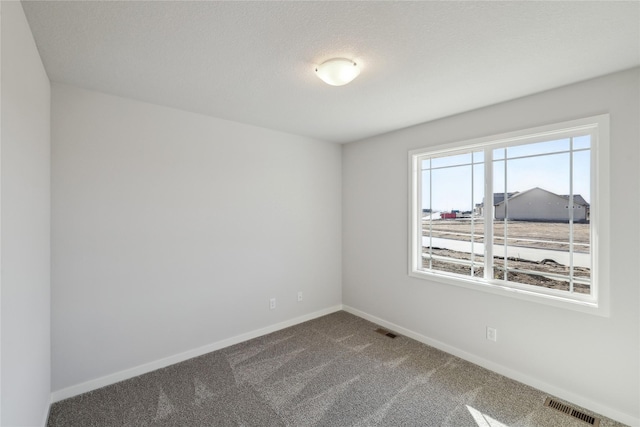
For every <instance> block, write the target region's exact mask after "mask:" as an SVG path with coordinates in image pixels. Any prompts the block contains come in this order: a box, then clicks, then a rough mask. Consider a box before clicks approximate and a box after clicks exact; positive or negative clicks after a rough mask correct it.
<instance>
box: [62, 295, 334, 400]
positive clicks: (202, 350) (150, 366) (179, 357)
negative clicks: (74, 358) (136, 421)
mask: <svg viewBox="0 0 640 427" xmlns="http://www.w3.org/2000/svg"><path fill="white" fill-rule="evenodd" d="M340 310H342V305H335V306H333V307H328V308H325V309H323V310H319V311H316V312H313V313H309V314H305V315H303V316H299V317H296V318H293V319H290V320H286V321H284V322H280V323H276V324H274V325H270V326H267V327H265V328H261V329H256V330H255V331H251V332H247V333H245V334H241V335H237V336H235V337H231V338H227V339H224V340H222V341H218V342H215V343H212V344H207V345H205V346H202V347H198V348H196V349H193V350H189V351H185V352H183V353H179V354H175V355H173V356H169V357H165V358H163V359H159V360H155V361H153V362H149V363H145V364H143V365H139V366H136V367H133V368H130V369H125V370H124V371H120V372H116V373H113V374H109V375H105V376H104V377H100V378H96V379H93V380H89V381H86V382H84V383H81V384H76V385H73V386H71V387H66V388H63V389H61V390H56V391H54V392H52V393H51V402H52V403H55V402H59V401H61V400H64V399H68V398H70V397H74V396H77V395H79V394H82V393H86V392H89V391H92V390H96V389H99V388H101V387H105V386H108V385H111V384H115V383H117V382H120V381H124V380H127V379H129V378H133V377H137V376H138V375H142V374H146V373H148V372H151V371H155V370H156V369H161V368H165V367H167V366H169V365H173V364H176V363H180V362H184V361H185V360H189V359H192V358H194V357H198V356H202V355H203V354H207V353H211V352H212V351H216V350H220V349H222V348H225V347H229V346H232V345H235V344H238V343H241V342H244V341H247V340H250V339H253V338H257V337H260V336H262V335H267V334H270V333H272V332H276V331H279V330H280V329H284V328H288V327H290V326H294V325H297V324H299V323H303V322H306V321H308V320H312V319H315V318H317V317H321V316H325V315H327V314H331V313H335V312H336V311H340Z"/></svg>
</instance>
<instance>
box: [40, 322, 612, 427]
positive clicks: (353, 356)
mask: <svg viewBox="0 0 640 427" xmlns="http://www.w3.org/2000/svg"><path fill="white" fill-rule="evenodd" d="M377 327H378V326H376V325H374V324H372V323H370V322H368V321H366V320H363V319H361V318H358V317H356V316H353V315H351V314H348V313H345V312H338V313H334V314H331V315H328V316H324V317H321V318H318V319H315V320H311V321H309V322H306V323H302V324H300V325H296V326H293V327H291V328H287V329H284V330H281V331H278V332H275V333H272V334H270V335H266V336H263V337H260V338H256V339H253V340H250V341H247V342H244V343H241V344H238V345H234V346H231V347H228V348H225V349H222V350H219V351H216V352H213V353H209V354H206V355H204V356H201V357H197V358H195V359H191V360H188V361H186V362H182V363H179V364H176V365H173V366H170V367H168V368H164V369H160V370H157V371H154V372H151V373H148V374H145V375H141V376H139V377H136V378H132V379H130V380H127V381H123V382H121V383H118V384H114V385H111V386H108V387H104V388H101V389H99V390H95V391H93V392H90V393H86V394H83V395H81V396H76V397H74V398H71V399H67V400H64V401H61V402H58V403H55V404H54V405H53V406H52V407H51V413H50V415H49V422H48V426H49V427H58V426H60V427H62V426H64V427H73V426H82V427H89V426H260V427H265V426H456V427H460V426H482V427H485V426H491V427H496V426H576V427H585V426H588V425H589V424H587V423H585V422H583V421H580V420H577V419H575V418H572V417H570V416H568V415H566V414H563V413H561V412H559V411H557V410H554V409H551V408H547V407H544V406H543V403H544V401H545V398H546V397H547V394H545V393H543V392H541V391H539V390H536V389H533V388H531V387H528V386H525V385H523V384H520V383H518V382H516V381H513V380H510V379H507V378H505V377H503V376H500V375H498V374H496V373H493V372H491V371H488V370H486V369H483V368H481V367H479V366H476V365H474V364H472V363H469V362H466V361H464V360H462V359H459V358H457V357H454V356H451V355H450V354H447V353H444V352H442V351H439V350H436V349H434V348H432V347H429V346H426V345H424V344H421V343H419V342H416V341H414V340H412V339H409V338H406V337H403V336H398V337H397V338H395V339H391V338H389V337H386V336H384V335H381V334H378V333H376V332H375V329H376V328H377ZM585 412H587V413H588V414H590V415H594V416H597V415H596V414H593V413H591V412H589V411H585ZM600 425H601V426H621V425H622V424H619V423H616V422H614V421H612V420H609V419H606V418H603V419H602V420H601V424H600Z"/></svg>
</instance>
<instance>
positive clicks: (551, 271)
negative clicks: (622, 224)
mask: <svg viewBox="0 0 640 427" xmlns="http://www.w3.org/2000/svg"><path fill="white" fill-rule="evenodd" d="M573 227H574V229H573V240H574V251H575V252H583V253H589V248H590V246H589V240H590V227H589V224H574V225H573ZM504 231H505V226H504V222H503V221H495V222H494V231H493V233H494V244H504V240H503V238H504V235H505V233H504ZM429 232H431V235H432V236H433V237H439V238H443V239H450V240H461V241H467V242H469V241H471V238H472V235H473V240H474V241H475V242H478V243H484V239H483V236H484V222H483V221H482V220H474V221H473V226H472V222H471V220H470V219H464V220H460V219H455V220H432V221H428V220H426V221H423V235H425V236H428V235H429ZM506 235H507V241H508V244H509V245H510V246H524V247H530V248H537V249H551V250H567V251H568V249H569V244H568V243H569V224H566V223H547V222H525V221H508V222H507V233H506ZM423 254H424V255H425V256H424V257H423V266H424V267H425V268H430V267H431V268H433V269H435V270H440V271H447V272H451V273H457V274H462V275H465V276H471V275H473V276H474V277H483V275H484V268H483V267H482V265H483V263H484V257H483V256H481V255H473V261H474V264H475V265H474V268H473V274H472V271H471V265H464V264H460V263H456V261H455V260H460V261H471V257H472V256H471V254H470V253H466V252H459V251H454V250H450V249H443V248H437V247H433V248H429V247H424V248H423ZM443 257H444V258H443ZM447 259H449V260H451V261H447ZM469 264H470V263H469ZM506 264H507V279H508V280H509V281H511V282H517V283H524V284H528V285H534V286H542V287H545V288H550V289H559V290H564V291H569V290H570V284H569V281H568V280H563V279H559V278H557V277H554V276H555V275H559V276H566V277H568V276H569V275H570V267H569V266H567V265H563V264H559V263H557V262H553V261H548V260H544V261H540V262H535V261H530V260H524V259H515V258H508V259H507V260H506ZM504 267H505V260H504V258H501V257H494V279H504ZM513 270H520V271H513ZM522 271H527V272H531V274H527V273H523V272H522ZM573 274H574V277H576V278H583V279H588V278H589V277H590V276H591V271H590V269H589V268H584V267H575V266H574V269H573ZM573 289H574V292H577V293H582V294H589V293H590V292H591V291H590V286H589V285H587V284H582V283H574V285H573Z"/></svg>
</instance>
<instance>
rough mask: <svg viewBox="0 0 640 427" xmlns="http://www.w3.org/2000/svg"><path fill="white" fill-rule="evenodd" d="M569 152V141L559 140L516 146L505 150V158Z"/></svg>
mask: <svg viewBox="0 0 640 427" xmlns="http://www.w3.org/2000/svg"><path fill="white" fill-rule="evenodd" d="M568 150H569V139H559V140H556V141H547V142H538V143H535V144H523V145H516V146H513V147H508V148H507V158H509V159H512V158H514V157H521V156H532V155H536V154H548V153H557V152H559V151H568Z"/></svg>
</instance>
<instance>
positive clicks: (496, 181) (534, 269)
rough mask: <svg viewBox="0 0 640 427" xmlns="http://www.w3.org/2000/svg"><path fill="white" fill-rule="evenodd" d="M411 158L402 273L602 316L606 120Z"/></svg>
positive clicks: (594, 119)
mask: <svg viewBox="0 0 640 427" xmlns="http://www.w3.org/2000/svg"><path fill="white" fill-rule="evenodd" d="M409 158H410V171H411V177H410V180H411V190H412V197H411V206H410V209H411V222H410V224H411V226H410V239H409V240H410V244H411V250H410V255H411V260H410V275H412V276H415V277H421V278H427V279H432V280H437V281H442V282H446V283H451V284H455V285H461V286H465V287H473V288H476V289H482V290H488V291H490V292H494V293H501V294H504V295H511V296H516V297H519V298H525V299H533V300H536V301H542V302H548V303H551V304H556V305H558V304H560V305H562V306H569V307H570V308H577V309H579V310H582V309H586V311H595V312H598V313H599V314H606V308H604V304H603V302H604V301H605V300H606V296H607V295H608V292H606V291H607V289H606V284H604V282H606V281H605V280H599V277H603V275H604V273H606V271H604V272H599V267H600V266H601V265H602V264H603V260H604V259H605V257H604V256H603V252H605V251H603V246H602V245H601V244H598V242H600V243H602V241H603V239H602V237H603V235H604V236H605V237H606V236H608V233H607V232H606V229H605V228H606V223H605V219H606V218H608V213H607V211H606V209H602V207H603V203H602V202H603V196H604V198H605V199H606V197H607V196H606V195H604V194H603V193H606V192H601V191H599V188H601V187H602V188H606V184H607V183H608V170H607V167H606V165H607V163H608V162H607V159H608V116H607V115H603V116H597V117H592V118H588V119H582V120H576V121H572V122H565V123H560V124H556V125H552V126H545V127H542V128H536V129H529V130H525V131H520V132H514V133H510V134H505V135H498V136H494V137H489V138H482V139H479V140H474V141H467V142H462V143H457V144H451V145H446V146H438V147H433V148H430V149H423V150H415V151H412V152H410V156H409ZM605 206H608V203H607V204H606V205H605ZM603 232H604V234H603ZM597 239H600V240H599V241H598V240H597ZM605 240H606V239H605ZM607 264H608V263H607ZM601 273H602V274H601Z"/></svg>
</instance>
